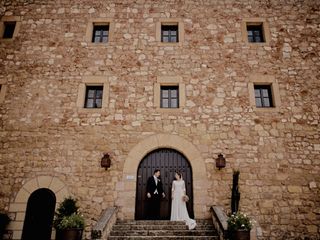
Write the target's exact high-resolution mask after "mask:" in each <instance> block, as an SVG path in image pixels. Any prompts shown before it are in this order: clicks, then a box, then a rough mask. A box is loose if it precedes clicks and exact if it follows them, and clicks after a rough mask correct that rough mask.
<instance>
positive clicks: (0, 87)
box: [0, 79, 7, 103]
mask: <svg viewBox="0 0 320 240" xmlns="http://www.w3.org/2000/svg"><path fill="white" fill-rule="evenodd" d="M6 92H7V84H6V80H4V79H0V103H3V102H4V100H5V95H6Z"/></svg>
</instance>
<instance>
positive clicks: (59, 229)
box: [53, 197, 84, 240]
mask: <svg viewBox="0 0 320 240" xmlns="http://www.w3.org/2000/svg"><path fill="white" fill-rule="evenodd" d="M53 226H54V228H55V229H56V240H81V238H82V232H83V228H84V218H83V216H82V215H81V214H80V213H79V207H78V206H77V200H75V199H73V198H72V197H68V198H65V199H64V200H63V202H61V203H60V205H59V207H58V209H57V211H56V213H55V219H54V221H53Z"/></svg>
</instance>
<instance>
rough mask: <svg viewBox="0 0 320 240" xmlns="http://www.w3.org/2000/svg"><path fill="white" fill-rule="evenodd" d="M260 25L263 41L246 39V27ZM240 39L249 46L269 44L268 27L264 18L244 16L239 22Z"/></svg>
mask: <svg viewBox="0 0 320 240" xmlns="http://www.w3.org/2000/svg"><path fill="white" fill-rule="evenodd" d="M251 26H252V27H255V26H261V33H262V37H263V42H250V41H249V39H248V27H251ZM241 35H242V41H243V42H244V43H245V44H247V45H248V46H250V47H259V46H268V45H270V38H271V36H270V27H269V23H268V21H267V20H266V19H265V18H244V19H243V20H242V23H241Z"/></svg>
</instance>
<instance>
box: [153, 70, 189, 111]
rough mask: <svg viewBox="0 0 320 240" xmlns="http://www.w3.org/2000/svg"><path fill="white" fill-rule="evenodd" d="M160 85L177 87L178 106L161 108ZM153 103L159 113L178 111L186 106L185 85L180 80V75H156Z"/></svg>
mask: <svg viewBox="0 0 320 240" xmlns="http://www.w3.org/2000/svg"><path fill="white" fill-rule="evenodd" d="M161 86H176V87H179V88H178V89H179V93H178V94H179V95H178V98H179V100H178V103H179V107H178V108H162V107H161ZM153 99H154V104H153V106H154V107H155V108H156V110H157V111H158V112H161V113H167V112H170V113H180V112H181V111H182V110H183V108H184V107H185V106H186V86H185V84H184V83H183V81H182V77H181V76H158V77H157V82H156V83H154V96H153Z"/></svg>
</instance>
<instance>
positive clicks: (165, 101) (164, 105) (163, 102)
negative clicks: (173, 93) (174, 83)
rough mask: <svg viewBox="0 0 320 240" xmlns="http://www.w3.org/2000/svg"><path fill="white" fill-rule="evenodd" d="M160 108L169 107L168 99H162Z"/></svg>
mask: <svg viewBox="0 0 320 240" xmlns="http://www.w3.org/2000/svg"><path fill="white" fill-rule="evenodd" d="M162 107H163V108H168V107H169V99H162Z"/></svg>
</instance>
